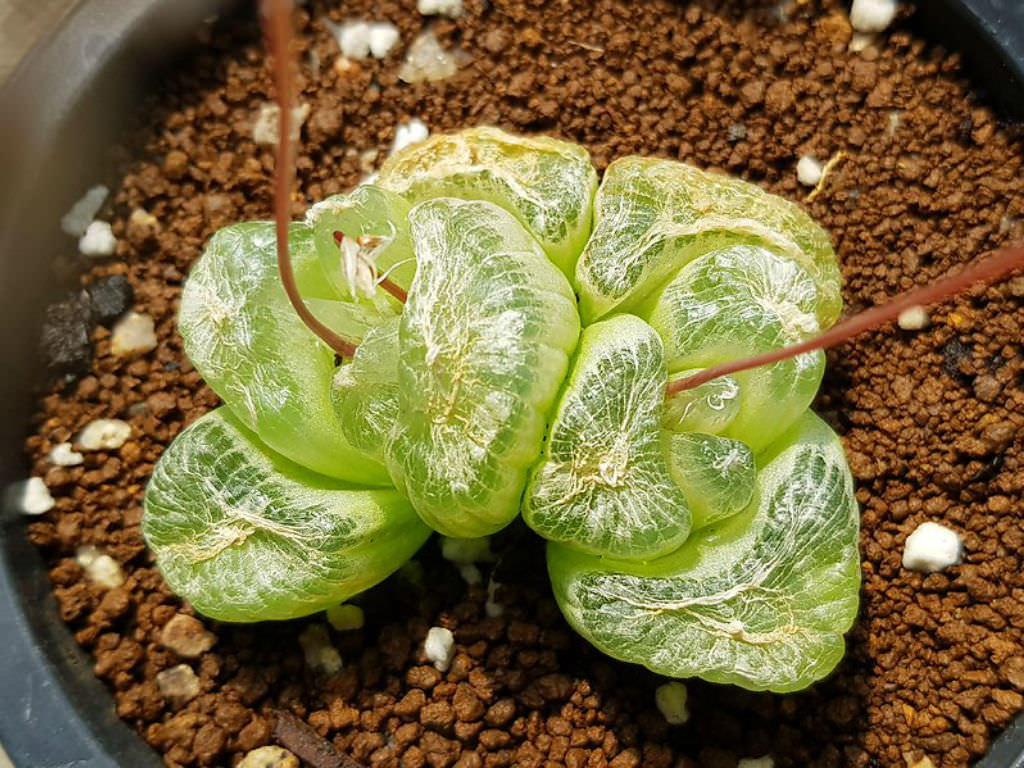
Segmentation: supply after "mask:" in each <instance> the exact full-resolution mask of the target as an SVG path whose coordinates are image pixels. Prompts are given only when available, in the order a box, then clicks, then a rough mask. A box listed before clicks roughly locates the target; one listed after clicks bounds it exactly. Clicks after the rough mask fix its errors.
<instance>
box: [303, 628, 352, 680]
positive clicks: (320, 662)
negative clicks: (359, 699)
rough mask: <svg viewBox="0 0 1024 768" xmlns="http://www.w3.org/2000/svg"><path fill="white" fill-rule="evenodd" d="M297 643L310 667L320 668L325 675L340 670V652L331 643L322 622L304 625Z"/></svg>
mask: <svg viewBox="0 0 1024 768" xmlns="http://www.w3.org/2000/svg"><path fill="white" fill-rule="evenodd" d="M299 645H301V646H302V653H303V654H304V655H305V657H306V664H307V665H308V666H309V667H310V668H311V669H318V670H321V671H322V672H323V673H324V674H327V675H333V674H334V673H335V672H338V671H340V670H341V667H342V661H341V654H340V653H338V649H337V648H335V647H334V646H333V645H331V637H330V635H329V634H328V632H327V627H325V626H324V625H323V624H310V625H309V626H308V627H306V628H305V629H304V630H303V632H302V634H301V635H299Z"/></svg>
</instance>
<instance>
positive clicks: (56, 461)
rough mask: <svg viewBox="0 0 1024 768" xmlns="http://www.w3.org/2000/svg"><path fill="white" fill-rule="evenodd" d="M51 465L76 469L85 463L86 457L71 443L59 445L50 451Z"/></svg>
mask: <svg viewBox="0 0 1024 768" xmlns="http://www.w3.org/2000/svg"><path fill="white" fill-rule="evenodd" d="M49 459H50V463H51V464H53V465H54V466H57V467H75V466H78V465H79V464H81V463H82V462H83V461H85V457H84V456H83V455H82V454H80V453H79V452H78V451H76V450H75V449H74V448H72V447H71V443H58V444H57V445H55V446H53V448H51V449H50V453H49Z"/></svg>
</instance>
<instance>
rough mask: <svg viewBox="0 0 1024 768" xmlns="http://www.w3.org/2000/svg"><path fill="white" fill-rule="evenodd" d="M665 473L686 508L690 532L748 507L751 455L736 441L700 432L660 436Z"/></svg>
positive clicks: (753, 478)
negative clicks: (663, 452) (677, 488)
mask: <svg viewBox="0 0 1024 768" xmlns="http://www.w3.org/2000/svg"><path fill="white" fill-rule="evenodd" d="M664 440H665V451H666V453H667V454H668V466H669V473H670V474H671V475H672V479H673V480H675V482H676V485H678V486H679V487H680V488H681V489H682V491H683V495H684V496H685V497H686V500H687V501H688V502H689V504H690V512H691V513H692V515H693V527H694V529H697V528H703V527H704V526H706V525H710V524H711V523H716V522H718V521H719V520H724V519H725V518H727V517H731V516H732V515H735V514H737V513H739V512H742V511H743V509H744V508H745V507H746V506H747V504H749V503H750V499H751V498H753V496H754V486H755V485H756V483H757V469H756V467H755V465H754V454H753V452H751V450H750V448H749V447H747V444H746V443H744V442H741V441H739V440H733V439H731V438H728V437H720V436H718V435H708V434H705V433H701V432H681V433H673V432H667V433H665V435H664Z"/></svg>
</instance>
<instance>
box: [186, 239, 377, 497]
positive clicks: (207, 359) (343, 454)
mask: <svg viewBox="0 0 1024 768" xmlns="http://www.w3.org/2000/svg"><path fill="white" fill-rule="evenodd" d="M289 242H290V243H291V252H292V261H293V263H294V268H295V273H296V279H297V281H298V283H299V287H300V290H303V291H305V292H307V294H306V295H309V296H313V297H317V298H315V299H313V301H314V302H315V306H316V310H317V313H318V316H319V317H320V319H321V320H323V321H324V322H325V323H326V324H327V325H329V326H334V327H338V326H342V327H343V329H346V330H349V329H352V328H353V327H356V326H357V325H358V324H359V323H364V322H365V323H366V324H369V323H371V322H373V321H372V318H371V317H370V316H368V315H367V314H366V313H373V312H374V310H373V308H372V307H365V308H357V307H354V306H353V305H351V304H346V303H345V302H339V301H332V300H331V297H332V296H334V293H333V289H332V288H331V286H330V284H329V282H328V281H327V279H326V278H325V276H324V274H323V271H322V269H321V267H320V263H319V261H318V260H317V258H316V254H315V252H314V248H313V242H312V233H311V231H310V230H309V228H308V227H306V226H305V225H302V224H293V225H292V227H291V230H290V237H289ZM178 326H179V329H180V331H181V335H182V338H183V339H184V341H185V351H186V352H187V353H188V356H189V359H190V360H191V361H192V363H193V365H195V367H196V369H197V370H198V371H199V372H200V373H201V374H202V375H203V378H204V379H206V382H207V383H208V384H209V385H210V386H211V387H212V388H213V389H214V391H215V392H216V393H217V394H218V395H220V397H221V398H222V399H223V400H224V402H225V404H226V405H227V406H228V407H229V408H231V410H232V411H233V412H234V414H235V415H236V416H237V417H238V418H239V420H241V422H242V423H243V424H245V425H246V426H247V427H249V428H250V429H252V430H253V431H254V432H256V433H257V434H258V435H259V436H260V439H261V440H262V441H263V442H265V443H266V444H267V445H269V446H270V447H271V448H273V449H274V450H276V451H278V452H279V453H281V454H283V455H285V456H287V457H288V458H290V459H291V460H292V461H295V462H297V463H299V464H302V465H303V466H305V467H308V468H310V469H312V470H315V471H317V472H320V473H322V474H325V475H330V476H332V477H339V478H342V479H345V480H349V481H352V482H357V483H367V484H373V485H384V484H388V482H389V480H388V476H387V472H386V471H385V469H384V467H383V466H381V465H380V464H378V463H377V462H374V461H372V460H370V459H368V458H366V457H365V456H364V455H363V454H362V453H361V452H359V451H357V450H356V449H355V448H354V447H353V446H352V445H350V444H349V443H348V441H346V440H345V438H344V436H343V434H342V431H341V426H340V424H339V423H338V419H337V417H336V416H335V413H334V409H333V407H332V405H331V400H330V389H331V378H332V377H333V375H334V352H333V351H332V350H331V349H330V348H328V347H327V346H326V345H325V344H324V343H323V342H321V341H320V340H319V339H318V338H317V337H316V336H314V335H313V333H311V332H310V331H309V329H307V328H306V326H305V325H303V323H302V321H301V320H300V319H299V318H298V316H297V315H296V314H295V310H294V309H293V308H292V306H291V304H290V303H289V301H288V297H287V296H286V295H285V293H284V289H283V288H282V287H281V282H280V278H279V276H278V272H277V255H276V247H275V239H274V225H273V224H271V223H269V222H249V223H246V224H237V225H234V226H230V227H225V228H224V229H222V230H220V231H219V232H217V234H216V235H214V236H213V238H212V239H211V240H210V244H209V245H208V246H207V249H206V252H205V253H204V254H203V256H202V258H201V259H200V260H199V261H198V262H196V264H195V266H194V267H193V268H192V272H191V274H190V275H189V278H188V281H187V282H186V283H185V288H184V292H183V294H182V298H181V310H180V314H179V318H178Z"/></svg>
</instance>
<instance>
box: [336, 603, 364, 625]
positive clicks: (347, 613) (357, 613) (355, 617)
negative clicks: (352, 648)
mask: <svg viewBox="0 0 1024 768" xmlns="http://www.w3.org/2000/svg"><path fill="white" fill-rule="evenodd" d="M327 623H328V624H330V625H331V626H332V627H334V628H335V629H336V630H338V631H339V632H347V631H349V630H352V629H362V628H363V625H364V624H366V615H365V614H364V613H363V609H362V608H360V607H359V606H358V605H349V604H347V603H345V604H342V605H335V606H333V607H332V608H328V609H327Z"/></svg>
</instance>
